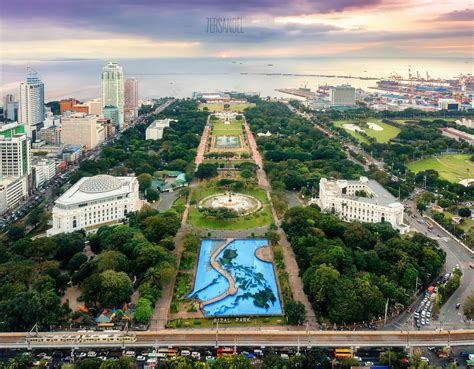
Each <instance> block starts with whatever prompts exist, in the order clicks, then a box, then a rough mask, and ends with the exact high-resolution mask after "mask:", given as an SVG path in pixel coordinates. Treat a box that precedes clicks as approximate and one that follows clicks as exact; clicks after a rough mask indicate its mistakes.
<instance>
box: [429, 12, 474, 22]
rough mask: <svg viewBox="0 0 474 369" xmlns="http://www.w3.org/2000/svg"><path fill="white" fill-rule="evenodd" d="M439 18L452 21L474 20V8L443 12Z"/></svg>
mask: <svg viewBox="0 0 474 369" xmlns="http://www.w3.org/2000/svg"><path fill="white" fill-rule="evenodd" d="M437 20H440V21H450V22H466V21H467V22H471V23H472V22H473V20H474V9H464V10H454V11H452V12H450V13H445V14H441V15H440V16H438V18H437Z"/></svg>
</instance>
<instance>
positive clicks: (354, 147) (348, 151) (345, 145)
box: [286, 104, 384, 171]
mask: <svg viewBox="0 0 474 369" xmlns="http://www.w3.org/2000/svg"><path fill="white" fill-rule="evenodd" d="M286 106H287V107H288V109H290V110H291V111H292V112H293V113H295V114H298V115H299V116H300V117H303V118H305V119H309V120H311V118H313V115H312V114H309V113H302V112H300V111H299V110H297V109H295V108H294V107H292V106H291V105H290V104H287V105H286ZM314 128H316V129H317V130H319V131H321V132H322V133H324V134H325V135H326V136H328V137H329V138H334V139H336V140H338V141H339V143H340V144H341V145H342V146H343V147H342V149H343V150H344V151H345V152H346V154H347V158H348V159H349V160H351V161H352V162H354V163H356V164H358V165H361V166H362V167H363V168H364V170H365V171H368V170H369V166H370V165H375V166H376V167H377V168H378V169H379V170H384V163H383V161H379V160H376V159H375V158H374V157H372V156H371V155H369V154H368V153H366V152H365V151H364V150H363V149H362V148H361V147H360V146H357V145H354V144H353V143H351V142H349V141H346V140H345V139H344V138H341V137H339V136H338V135H337V134H336V133H334V132H332V131H330V130H329V129H327V128H326V127H323V126H321V125H319V124H314ZM351 151H352V152H355V153H356V154H359V155H362V156H363V157H364V158H365V159H366V163H362V162H360V161H358V160H357V159H356V158H354V157H353V156H352V155H351Z"/></svg>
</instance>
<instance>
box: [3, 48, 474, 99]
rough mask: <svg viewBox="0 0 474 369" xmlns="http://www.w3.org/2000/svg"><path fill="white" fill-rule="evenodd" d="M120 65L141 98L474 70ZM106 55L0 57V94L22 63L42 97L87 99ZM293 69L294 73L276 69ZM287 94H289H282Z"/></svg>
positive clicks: (180, 62) (435, 63) (446, 65)
mask: <svg viewBox="0 0 474 369" xmlns="http://www.w3.org/2000/svg"><path fill="white" fill-rule="evenodd" d="M115 61H117V62H119V63H120V64H121V65H122V66H123V67H124V73H125V77H135V78H137V79H138V80H139V94H140V98H141V99H149V98H154V97H163V96H176V97H190V96H191V94H192V92H193V91H206V92H213V91H219V90H236V91H243V92H259V93H260V94H261V95H262V96H285V95H284V94H281V93H279V92H277V91H275V89H277V88H297V87H301V86H304V85H306V86H307V87H309V88H311V89H315V88H317V86H319V85H325V84H330V85H336V84H341V83H350V84H351V85H353V86H355V87H360V88H365V89H366V88H367V87H369V86H374V85H375V81H370V80H360V79H353V78H327V77H315V76H309V75H310V74H324V75H343V76H363V77H378V78H383V77H387V76H389V75H390V74H391V73H392V72H397V73H398V74H400V75H402V76H404V77H408V69H409V68H411V70H412V73H413V75H416V72H417V71H418V72H419V73H420V75H421V76H423V77H424V76H426V72H428V73H429V74H430V76H431V77H435V78H454V77H456V76H458V75H459V74H461V73H463V74H469V73H470V74H474V64H473V59H469V58H348V57H339V58H334V57H306V58H271V59H261V58H258V59H257V58H253V59H238V58H235V59H234V58H199V59H198V58H194V59H185V58H182V59H133V60H131V59H127V60H120V59H119V60H115ZM105 63H106V60H99V59H91V60H57V61H46V60H45V61H34V62H33V61H32V62H29V63H26V62H21V63H19V62H16V63H8V61H1V62H0V94H1V95H3V94H5V93H14V94H15V95H17V94H18V92H17V91H18V85H19V83H20V82H21V81H23V80H24V79H25V75H26V68H27V66H30V67H32V68H34V69H35V70H36V71H37V72H38V73H39V74H40V76H41V78H42V79H43V81H44V83H45V94H46V98H47V100H53V99H60V98H64V97H71V96H73V97H76V98H79V99H83V100H86V99H89V98H94V97H99V96H100V95H101V68H102V66H103V65H104V64H105ZM279 73H283V74H285V73H286V74H298V75H279ZM286 96H288V95H286Z"/></svg>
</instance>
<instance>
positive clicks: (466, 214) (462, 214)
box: [458, 208, 471, 218]
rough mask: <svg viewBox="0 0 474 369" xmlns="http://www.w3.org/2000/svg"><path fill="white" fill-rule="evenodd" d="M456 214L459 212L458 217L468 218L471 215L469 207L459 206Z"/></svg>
mask: <svg viewBox="0 0 474 369" xmlns="http://www.w3.org/2000/svg"><path fill="white" fill-rule="evenodd" d="M458 214H459V216H460V217H463V218H470V217H471V210H470V209H469V208H460V209H459V210H458Z"/></svg>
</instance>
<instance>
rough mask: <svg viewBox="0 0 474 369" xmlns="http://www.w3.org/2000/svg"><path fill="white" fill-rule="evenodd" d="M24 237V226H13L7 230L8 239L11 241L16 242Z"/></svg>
mask: <svg viewBox="0 0 474 369" xmlns="http://www.w3.org/2000/svg"><path fill="white" fill-rule="evenodd" d="M24 235H25V226H23V225H20V224H13V225H11V226H10V228H8V237H9V238H10V240H12V241H17V240H19V239H20V238H22V237H23V236H24Z"/></svg>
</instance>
